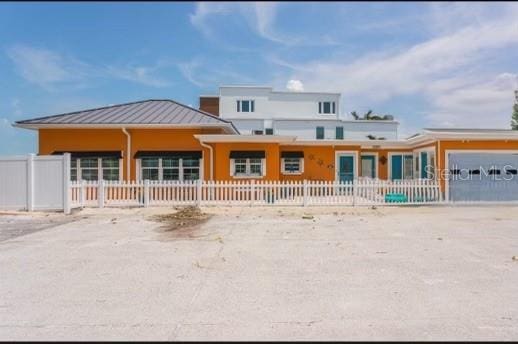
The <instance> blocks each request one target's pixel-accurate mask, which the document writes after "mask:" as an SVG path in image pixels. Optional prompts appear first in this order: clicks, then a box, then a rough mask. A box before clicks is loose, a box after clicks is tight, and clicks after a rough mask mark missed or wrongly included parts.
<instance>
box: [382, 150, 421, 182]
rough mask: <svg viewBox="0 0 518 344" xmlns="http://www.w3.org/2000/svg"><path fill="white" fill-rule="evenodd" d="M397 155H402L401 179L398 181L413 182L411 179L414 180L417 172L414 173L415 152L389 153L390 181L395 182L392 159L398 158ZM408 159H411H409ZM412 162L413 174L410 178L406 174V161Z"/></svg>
mask: <svg viewBox="0 0 518 344" xmlns="http://www.w3.org/2000/svg"><path fill="white" fill-rule="evenodd" d="M397 155H400V156H401V179H396V180H411V179H414V174H415V171H414V153H413V152H410V153H407V152H389V153H388V163H389V165H388V180H394V179H393V176H392V157H393V156H397ZM408 157H410V158H411V159H409V158H408ZM407 160H408V161H411V162H412V168H411V171H412V174H411V176H410V177H408V176H407V173H405V161H407Z"/></svg>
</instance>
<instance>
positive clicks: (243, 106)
mask: <svg viewBox="0 0 518 344" xmlns="http://www.w3.org/2000/svg"><path fill="white" fill-rule="evenodd" d="M237 112H255V100H238V101H237Z"/></svg>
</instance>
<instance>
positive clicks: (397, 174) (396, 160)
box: [391, 155, 403, 180]
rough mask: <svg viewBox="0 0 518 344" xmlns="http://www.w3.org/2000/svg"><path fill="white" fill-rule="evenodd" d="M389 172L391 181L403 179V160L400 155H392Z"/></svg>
mask: <svg viewBox="0 0 518 344" xmlns="http://www.w3.org/2000/svg"><path fill="white" fill-rule="evenodd" d="M391 170H392V171H391V172H392V180H400V179H402V178H403V158H402V156H401V155H392V157H391Z"/></svg>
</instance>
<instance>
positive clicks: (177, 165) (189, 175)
mask: <svg viewBox="0 0 518 344" xmlns="http://www.w3.org/2000/svg"><path fill="white" fill-rule="evenodd" d="M140 179H141V180H146V179H147V180H198V179H200V159H198V158H195V157H178V156H167V157H141V158H140Z"/></svg>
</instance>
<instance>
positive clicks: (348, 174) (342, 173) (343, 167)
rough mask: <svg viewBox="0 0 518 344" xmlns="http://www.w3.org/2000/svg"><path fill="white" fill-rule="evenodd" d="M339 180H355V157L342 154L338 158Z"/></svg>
mask: <svg viewBox="0 0 518 344" xmlns="http://www.w3.org/2000/svg"><path fill="white" fill-rule="evenodd" d="M338 180H339V181H340V182H350V181H353V180H354V157H352V156H349V155H341V156H340V157H339V158H338Z"/></svg>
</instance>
